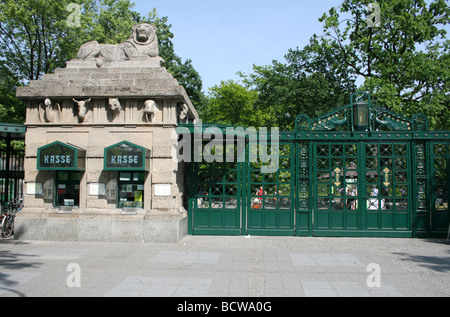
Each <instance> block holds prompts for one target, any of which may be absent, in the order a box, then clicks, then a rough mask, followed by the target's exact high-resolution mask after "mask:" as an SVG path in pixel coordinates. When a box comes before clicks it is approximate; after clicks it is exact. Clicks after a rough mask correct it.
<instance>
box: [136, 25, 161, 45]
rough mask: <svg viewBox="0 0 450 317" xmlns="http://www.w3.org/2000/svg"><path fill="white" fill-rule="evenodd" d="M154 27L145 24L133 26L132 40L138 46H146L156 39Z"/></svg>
mask: <svg viewBox="0 0 450 317" xmlns="http://www.w3.org/2000/svg"><path fill="white" fill-rule="evenodd" d="M156 30H157V29H156V27H155V26H153V25H150V24H147V23H141V24H139V25H135V26H133V33H132V39H133V40H134V41H135V42H136V43H137V44H140V45H146V44H149V43H151V42H153V41H154V40H155V39H156Z"/></svg>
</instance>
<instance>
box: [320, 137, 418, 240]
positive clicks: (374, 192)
mask: <svg viewBox="0 0 450 317" xmlns="http://www.w3.org/2000/svg"><path fill="white" fill-rule="evenodd" d="M314 157H315V160H314V173H315V176H316V177H315V182H316V183H315V185H314V235H315V236H345V237H351V236H379V237H410V236H412V229H411V227H412V225H411V224H412V212H411V204H410V200H411V195H410V192H411V188H410V180H411V177H410V174H411V171H410V144H409V143H408V142H406V143H386V142H366V141H365V142H362V141H360V142H353V143H328V142H323V143H321V142H319V143H316V144H314Z"/></svg>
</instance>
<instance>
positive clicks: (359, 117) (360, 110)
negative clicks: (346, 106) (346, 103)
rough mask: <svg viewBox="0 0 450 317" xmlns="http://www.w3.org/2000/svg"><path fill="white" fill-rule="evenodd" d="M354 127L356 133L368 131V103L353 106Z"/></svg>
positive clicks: (358, 103)
mask: <svg viewBox="0 0 450 317" xmlns="http://www.w3.org/2000/svg"><path fill="white" fill-rule="evenodd" d="M353 126H354V127H355V131H366V130H368V128H369V105H368V104H367V103H366V102H362V101H360V102H357V103H355V104H353Z"/></svg>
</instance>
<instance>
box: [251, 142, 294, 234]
mask: <svg viewBox="0 0 450 317" xmlns="http://www.w3.org/2000/svg"><path fill="white" fill-rule="evenodd" d="M294 153H295V143H292V142H290V143H285V142H282V143H280V144H279V162H278V169H277V171H276V172H274V173H264V172H263V171H262V166H263V164H264V163H263V162H261V161H258V162H250V163H249V164H248V166H249V169H248V173H247V174H248V175H247V184H248V185H247V195H246V197H247V198H246V207H247V208H246V211H247V212H246V224H247V226H246V233H247V234H251V235H291V236H292V235H295V222H294V214H295V198H294V197H295V196H294V194H295V191H294V188H295V187H294V181H295V164H294Z"/></svg>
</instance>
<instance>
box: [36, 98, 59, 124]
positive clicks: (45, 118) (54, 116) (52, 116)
mask: <svg viewBox="0 0 450 317" xmlns="http://www.w3.org/2000/svg"><path fill="white" fill-rule="evenodd" d="M60 113H61V106H60V105H59V103H56V104H55V106H53V105H52V101H51V100H50V99H49V98H47V99H45V100H44V104H42V103H41V104H39V120H40V121H41V122H49V123H55V122H58V121H59V119H60V118H59V117H60Z"/></svg>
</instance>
